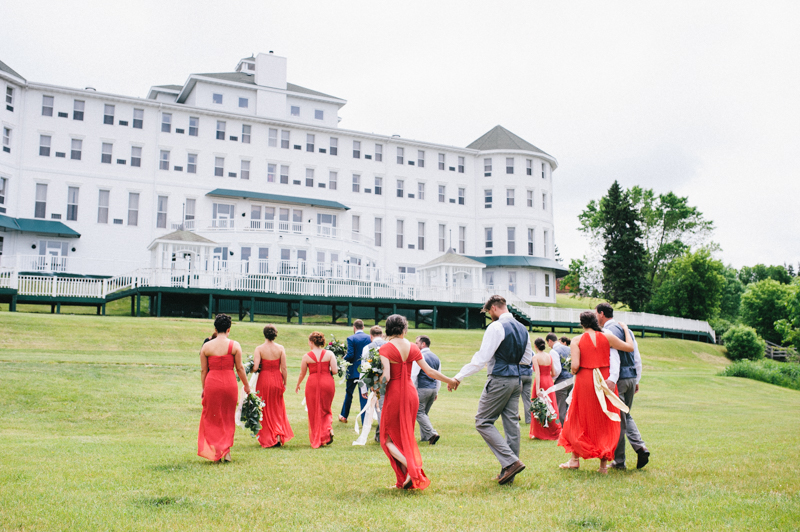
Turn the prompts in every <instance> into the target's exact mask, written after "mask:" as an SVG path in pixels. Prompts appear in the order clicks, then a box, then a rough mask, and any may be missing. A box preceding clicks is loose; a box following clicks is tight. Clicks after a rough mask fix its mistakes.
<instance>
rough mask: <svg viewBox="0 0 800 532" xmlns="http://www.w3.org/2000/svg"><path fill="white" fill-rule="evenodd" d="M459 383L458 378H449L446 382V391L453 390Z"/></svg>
mask: <svg viewBox="0 0 800 532" xmlns="http://www.w3.org/2000/svg"><path fill="white" fill-rule="evenodd" d="M459 384H461V382H460V381H459V380H458V379H450V380H449V381H448V383H447V391H448V392H454V391H456V390H458V385H459Z"/></svg>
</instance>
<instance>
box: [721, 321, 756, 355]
mask: <svg viewBox="0 0 800 532" xmlns="http://www.w3.org/2000/svg"><path fill="white" fill-rule="evenodd" d="M722 343H723V344H724V345H725V350H726V351H727V353H726V354H727V355H728V358H730V359H731V360H741V359H748V360H758V359H761V358H764V347H765V345H766V344H765V343H764V340H762V339H761V338H759V337H758V335H757V334H756V330H755V329H753V328H752V327H748V326H747V325H736V326H735V327H731V328H730V329H728V331H727V332H726V333H725V334H724V335H722Z"/></svg>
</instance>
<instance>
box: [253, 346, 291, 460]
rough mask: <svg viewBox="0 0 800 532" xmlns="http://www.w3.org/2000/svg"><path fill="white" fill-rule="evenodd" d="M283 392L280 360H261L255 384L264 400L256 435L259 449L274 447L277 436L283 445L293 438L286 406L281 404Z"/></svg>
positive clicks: (284, 389) (284, 388)
mask: <svg viewBox="0 0 800 532" xmlns="http://www.w3.org/2000/svg"><path fill="white" fill-rule="evenodd" d="M285 391H286V387H285V386H284V385H283V375H281V359H280V358H279V359H277V360H264V359H261V366H260V372H259V374H258V381H257V382H256V392H257V393H258V394H259V395H260V396H261V398H262V399H263V400H264V419H262V420H261V431H260V432H259V433H258V443H260V444H261V447H272V446H273V445H276V444H277V443H278V437H279V436H280V438H281V444H283V445H285V444H286V442H288V441H289V440H291V439H292V438H293V437H294V432H292V427H291V426H290V425H289V418H288V417H287V415H286V405H285V404H284V402H283V392H285Z"/></svg>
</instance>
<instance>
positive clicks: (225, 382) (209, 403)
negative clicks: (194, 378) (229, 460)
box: [197, 341, 239, 462]
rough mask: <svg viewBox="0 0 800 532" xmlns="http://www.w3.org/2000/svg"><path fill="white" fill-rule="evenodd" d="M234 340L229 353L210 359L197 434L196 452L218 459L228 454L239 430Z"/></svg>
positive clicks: (229, 346) (229, 343)
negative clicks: (237, 427) (233, 353)
mask: <svg viewBox="0 0 800 532" xmlns="http://www.w3.org/2000/svg"><path fill="white" fill-rule="evenodd" d="M232 351H233V342H232V341H229V342H228V354H227V355H223V356H211V357H207V359H208V374H207V375H206V383H205V387H204V388H203V414H202V415H201V416H200V429H199V431H198V434H197V455H198V456H202V457H203V458H208V459H209V460H214V461H215V462H216V461H217V460H219V459H221V458H222V457H223V456H225V455H226V454H228V451H229V450H230V448H231V447H233V436H234V434H235V433H236V420H235V419H234V418H235V416H236V403H237V401H238V399H239V387H238V386H237V384H236V377H235V376H234V374H233V355H232V354H231V352H232Z"/></svg>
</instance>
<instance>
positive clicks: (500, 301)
mask: <svg viewBox="0 0 800 532" xmlns="http://www.w3.org/2000/svg"><path fill="white" fill-rule="evenodd" d="M495 305H497V306H498V307H505V306H506V298H504V297H503V296H498V295H493V296H492V297H490V298H489V299H487V300H486V303H484V304H483V308H482V309H481V312H489V309H491V308H492V307H493V306H495Z"/></svg>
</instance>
